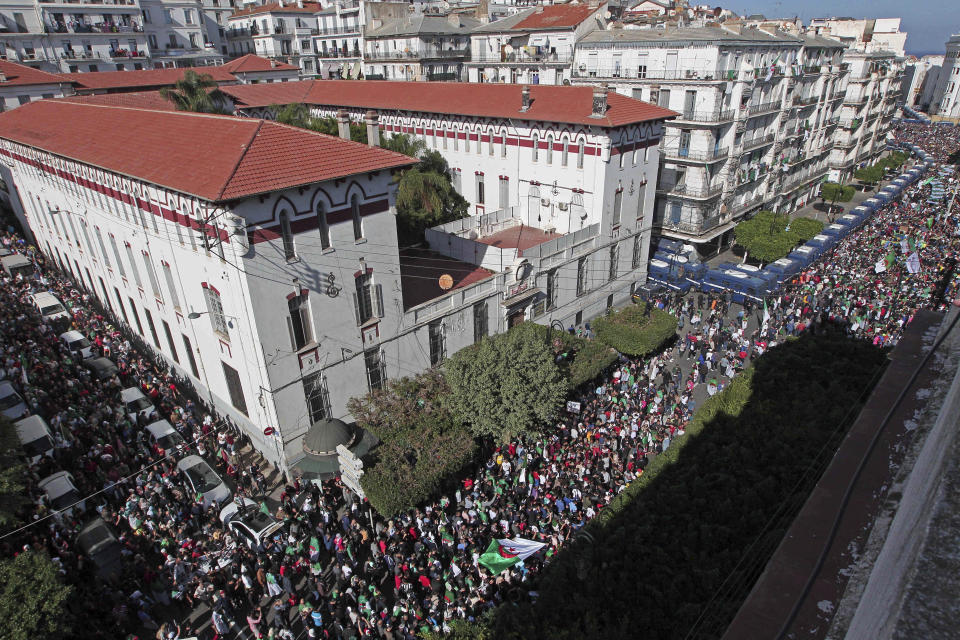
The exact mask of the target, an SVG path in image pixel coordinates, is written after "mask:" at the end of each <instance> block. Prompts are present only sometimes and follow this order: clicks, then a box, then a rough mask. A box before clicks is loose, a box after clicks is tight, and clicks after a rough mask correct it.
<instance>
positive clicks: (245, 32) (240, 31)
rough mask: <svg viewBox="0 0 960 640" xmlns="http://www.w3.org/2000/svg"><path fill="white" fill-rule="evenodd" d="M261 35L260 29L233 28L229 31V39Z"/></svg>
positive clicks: (254, 27) (252, 27) (255, 27)
mask: <svg viewBox="0 0 960 640" xmlns="http://www.w3.org/2000/svg"><path fill="white" fill-rule="evenodd" d="M258 35H260V27H257V26H251V27H231V28H230V29H227V37H228V38H242V37H244V36H258Z"/></svg>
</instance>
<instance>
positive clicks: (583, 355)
mask: <svg viewBox="0 0 960 640" xmlns="http://www.w3.org/2000/svg"><path fill="white" fill-rule="evenodd" d="M674 326H676V325H674ZM618 358H619V356H618V355H617V351H616V349H614V348H613V347H611V346H610V345H608V344H606V343H605V342H602V341H600V340H583V339H582V338H581V339H579V344H578V345H577V347H576V353H574V355H573V359H572V360H571V361H570V365H569V367H568V369H567V380H568V381H569V382H570V387H571V388H573V389H576V388H577V387H579V386H580V385H582V384H584V383H587V382H590V381H592V380H596V379H597V378H598V377H600V375H601V374H602V373H604V372H605V371H606V370H607V369H608V368H610V366H611V365H612V364H613V363H614V362H616V361H617V360H618Z"/></svg>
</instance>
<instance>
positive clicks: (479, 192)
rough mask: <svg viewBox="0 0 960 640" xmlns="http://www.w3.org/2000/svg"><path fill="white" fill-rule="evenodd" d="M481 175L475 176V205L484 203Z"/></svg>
mask: <svg viewBox="0 0 960 640" xmlns="http://www.w3.org/2000/svg"><path fill="white" fill-rule="evenodd" d="M484 195H485V194H484V188H483V174H482V173H478V174H477V204H483V203H484Z"/></svg>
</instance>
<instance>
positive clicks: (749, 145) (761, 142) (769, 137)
mask: <svg viewBox="0 0 960 640" xmlns="http://www.w3.org/2000/svg"><path fill="white" fill-rule="evenodd" d="M774 139H776V134H773V133H768V134H766V135H764V136H754V137H753V138H751V139H749V140H744V141H743V142H742V143H741V145H740V148H741V150H742V151H751V150H753V149H759V148H760V147H763V146H766V145H768V144H773V141H774Z"/></svg>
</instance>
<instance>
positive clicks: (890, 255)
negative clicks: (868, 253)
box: [884, 251, 897, 269]
mask: <svg viewBox="0 0 960 640" xmlns="http://www.w3.org/2000/svg"><path fill="white" fill-rule="evenodd" d="M884 260H886V263H887V269H889V268H891V267H893V265H894V264H896V262H897V256H896V254H894V252H893V251H891V252H890V253H888V254H887V257H886V258H884Z"/></svg>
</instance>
